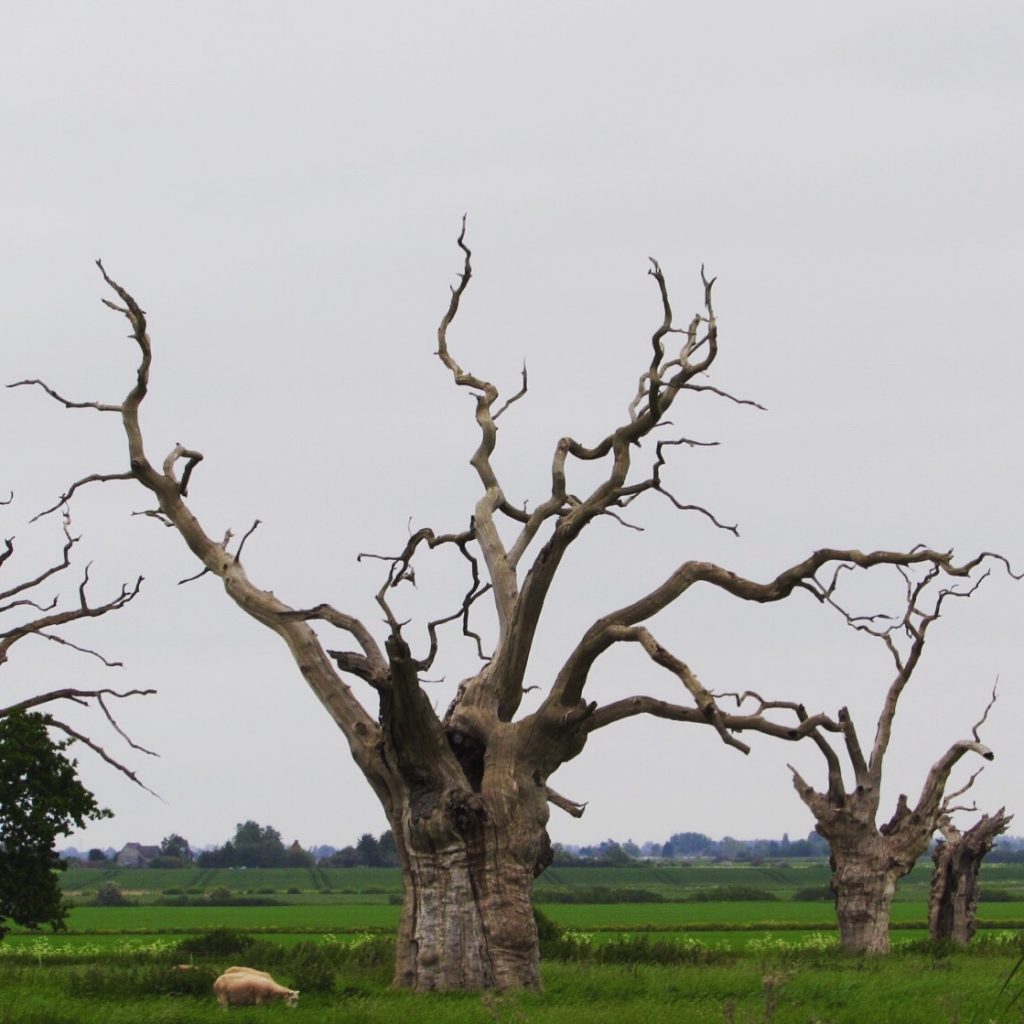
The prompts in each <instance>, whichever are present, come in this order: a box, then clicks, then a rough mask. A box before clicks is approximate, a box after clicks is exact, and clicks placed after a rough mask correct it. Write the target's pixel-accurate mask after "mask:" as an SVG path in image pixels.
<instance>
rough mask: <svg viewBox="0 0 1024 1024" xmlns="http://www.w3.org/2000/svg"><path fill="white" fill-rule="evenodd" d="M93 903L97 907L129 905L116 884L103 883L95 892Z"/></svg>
mask: <svg viewBox="0 0 1024 1024" xmlns="http://www.w3.org/2000/svg"><path fill="white" fill-rule="evenodd" d="M93 903H94V904H95V905H96V906H97V907H127V906H128V905H129V901H128V900H127V899H126V898H125V895H124V893H123V892H121V887H120V886H119V885H118V884H117V883H116V882H104V883H103V884H102V885H101V886H100V887H99V889H98V891H97V892H96V899H95V900H93Z"/></svg>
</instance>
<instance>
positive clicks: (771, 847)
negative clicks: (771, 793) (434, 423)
mask: <svg viewBox="0 0 1024 1024" xmlns="http://www.w3.org/2000/svg"><path fill="white" fill-rule="evenodd" d="M827 856H828V843H827V842H826V841H825V840H824V839H823V838H822V837H821V836H820V835H818V833H817V832H811V833H810V835H808V837H807V838H806V839H797V840H795V841H793V840H790V838H789V836H788V835H786V834H784V835H783V837H782V839H781V840H780V839H733V838H732V836H726V837H725V838H724V839H712V838H711V837H710V836H706V835H704V833H703V832H677V833H676V834H675V835H673V836H672V837H671V838H669V839H668V840H667V841H666V842H664V843H653V842H652V843H644V844H643V846H637V844H636V843H634V842H633V841H632V840H627V841H626V842H624V843H620V842H616V841H615V840H614V839H606V840H605V841H604V842H603V843H597V844H596V845H593V846H560V845H558V844H556V845H555V860H554V864H555V866H556V867H615V866H617V865H622V864H629V863H632V862H633V861H635V860H639V859H645V860H690V859H692V858H695V857H702V858H707V859H710V860H728V861H740V862H749V863H752V864H757V863H760V862H762V861H764V860H767V859H769V858H772V859H777V858H783V857H827Z"/></svg>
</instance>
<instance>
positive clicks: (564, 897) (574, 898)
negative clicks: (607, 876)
mask: <svg viewBox="0 0 1024 1024" xmlns="http://www.w3.org/2000/svg"><path fill="white" fill-rule="evenodd" d="M541 898H542V899H543V900H544V902H545V903H600V904H608V903H664V902H665V897H664V896H663V895H662V894H661V893H660V892H654V891H653V890H651V889H610V888H609V887H608V886H606V885H588V886H579V887H577V888H573V889H545V890H544V894H543V897H541Z"/></svg>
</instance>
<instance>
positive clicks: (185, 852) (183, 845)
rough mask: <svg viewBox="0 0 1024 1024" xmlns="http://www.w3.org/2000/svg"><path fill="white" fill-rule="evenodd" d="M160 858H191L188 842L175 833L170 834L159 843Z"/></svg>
mask: <svg viewBox="0 0 1024 1024" xmlns="http://www.w3.org/2000/svg"><path fill="white" fill-rule="evenodd" d="M160 856H161V857H180V858H181V859H182V860H188V859H189V858H190V857H191V852H190V851H189V848H188V840H186V839H183V838H182V837H181V836H179V835H178V833H177V832H172V833H171V834H170V835H169V836H165V837H164V838H163V839H162V840H161V841H160Z"/></svg>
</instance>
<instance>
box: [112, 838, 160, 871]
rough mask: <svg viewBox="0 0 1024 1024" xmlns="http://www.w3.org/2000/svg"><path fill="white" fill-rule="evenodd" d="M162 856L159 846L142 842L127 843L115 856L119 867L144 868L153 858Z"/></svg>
mask: <svg viewBox="0 0 1024 1024" xmlns="http://www.w3.org/2000/svg"><path fill="white" fill-rule="evenodd" d="M159 856H160V847H159V846H142V845H141V844H140V843H125V845H124V846H123V847H122V849H121V852H120V853H119V854H118V855H117V856H116V857H115V858H114V859H115V861H116V862H117V866H118V867H122V868H144V867H146V866H147V865H148V864H149V862H150V861H151V860H154V859H155V858H157V857H159Z"/></svg>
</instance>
